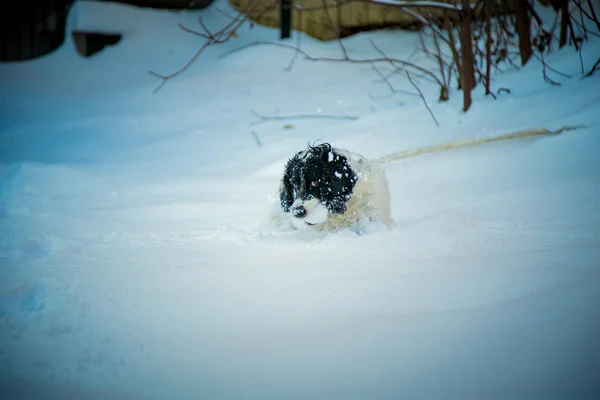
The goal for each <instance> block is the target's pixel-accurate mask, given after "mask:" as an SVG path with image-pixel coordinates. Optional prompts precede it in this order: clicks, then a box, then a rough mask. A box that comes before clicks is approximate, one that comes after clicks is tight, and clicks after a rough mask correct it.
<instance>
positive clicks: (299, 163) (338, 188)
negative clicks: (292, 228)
mask: <svg viewBox="0 0 600 400" xmlns="http://www.w3.org/2000/svg"><path fill="white" fill-rule="evenodd" d="M357 179H358V177H357V175H356V173H355V172H354V171H353V170H352V168H350V164H349V162H348V159H347V158H346V157H345V156H343V155H341V154H338V153H336V152H335V151H334V150H333V149H332V148H331V145H329V144H328V143H324V144H321V145H319V146H315V147H312V146H309V148H308V150H305V151H301V152H299V153H298V154H296V155H295V156H294V157H293V158H292V159H290V160H289V161H288V162H287V164H286V166H285V172H284V175H283V178H282V180H281V187H280V190H279V197H280V200H281V207H282V208H283V211H285V212H289V213H291V214H292V215H293V216H294V217H295V218H299V219H303V220H305V222H306V223H307V224H309V225H313V224H314V223H315V216H316V214H317V213H318V209H319V208H322V207H319V206H324V207H325V208H326V209H327V212H328V213H331V214H343V213H344V212H345V211H346V202H347V201H348V200H349V199H350V196H351V195H352V190H353V188H354V185H355V184H356V181H357ZM325 217H326V215H325ZM316 219H319V218H318V217H317V218H316ZM317 222H323V221H317Z"/></svg>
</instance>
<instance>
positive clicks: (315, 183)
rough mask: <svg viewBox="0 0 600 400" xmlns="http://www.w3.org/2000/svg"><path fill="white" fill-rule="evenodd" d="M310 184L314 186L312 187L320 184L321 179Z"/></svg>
mask: <svg viewBox="0 0 600 400" xmlns="http://www.w3.org/2000/svg"><path fill="white" fill-rule="evenodd" d="M310 186H312V187H315V186H319V181H312V182H311V183H310Z"/></svg>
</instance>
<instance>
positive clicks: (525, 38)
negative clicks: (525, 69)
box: [515, 0, 533, 65]
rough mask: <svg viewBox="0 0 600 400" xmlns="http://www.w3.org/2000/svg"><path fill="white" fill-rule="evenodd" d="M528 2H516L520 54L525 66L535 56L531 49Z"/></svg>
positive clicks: (525, 0) (521, 0) (522, 0)
mask: <svg viewBox="0 0 600 400" xmlns="http://www.w3.org/2000/svg"><path fill="white" fill-rule="evenodd" d="M527 1H528V0H520V1H517V2H515V19H516V25H517V34H518V35H519V53H520V54H521V65H525V64H526V63H527V61H529V59H530V58H531V55H532V54H533V50H532V48H531V19H530V18H529V15H528V14H527V10H528V7H527Z"/></svg>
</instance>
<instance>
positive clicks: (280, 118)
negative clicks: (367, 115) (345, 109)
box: [250, 110, 358, 125]
mask: <svg viewBox="0 0 600 400" xmlns="http://www.w3.org/2000/svg"><path fill="white" fill-rule="evenodd" d="M250 112H251V113H252V115H254V116H255V117H257V118H258V119H259V120H260V121H257V122H253V123H252V125H258V124H262V123H263V122H267V121H289V120H297V119H339V120H351V121H355V120H357V119H358V117H355V116H351V115H329V114H297V115H286V116H279V115H274V116H266V115H261V114H259V113H257V112H256V111H254V110H250Z"/></svg>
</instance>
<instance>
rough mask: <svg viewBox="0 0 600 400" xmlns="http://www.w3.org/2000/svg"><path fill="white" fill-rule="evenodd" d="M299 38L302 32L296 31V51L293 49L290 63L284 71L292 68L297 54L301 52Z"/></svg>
mask: <svg viewBox="0 0 600 400" xmlns="http://www.w3.org/2000/svg"><path fill="white" fill-rule="evenodd" d="M301 38H302V32H300V31H296V51H294V54H293V55H292V58H291V59H290V63H289V64H288V66H287V67H286V68H285V70H286V71H291V70H292V68H294V64H295V63H296V59H297V58H298V54H300V53H301V52H302V50H300V39H301Z"/></svg>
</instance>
